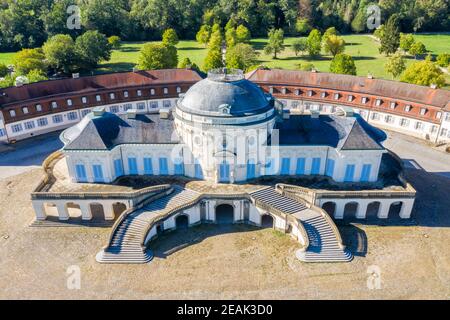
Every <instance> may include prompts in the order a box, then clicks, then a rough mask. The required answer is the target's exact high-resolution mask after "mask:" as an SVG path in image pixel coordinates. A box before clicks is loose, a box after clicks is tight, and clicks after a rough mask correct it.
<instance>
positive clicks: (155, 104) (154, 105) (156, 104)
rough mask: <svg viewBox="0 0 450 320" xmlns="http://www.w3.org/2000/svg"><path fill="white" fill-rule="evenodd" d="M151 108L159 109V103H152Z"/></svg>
mask: <svg viewBox="0 0 450 320" xmlns="http://www.w3.org/2000/svg"><path fill="white" fill-rule="evenodd" d="M150 108H152V109H158V101H152V102H150Z"/></svg>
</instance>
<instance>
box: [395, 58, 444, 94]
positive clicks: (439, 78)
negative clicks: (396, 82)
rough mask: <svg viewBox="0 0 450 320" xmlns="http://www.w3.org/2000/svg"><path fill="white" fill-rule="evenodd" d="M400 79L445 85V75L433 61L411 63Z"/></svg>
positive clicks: (414, 82) (428, 84)
mask: <svg viewBox="0 0 450 320" xmlns="http://www.w3.org/2000/svg"><path fill="white" fill-rule="evenodd" d="M400 81H403V82H408V83H413V84H418V85H422V86H430V85H431V84H435V85H436V86H437V87H438V88H441V87H442V86H444V85H445V77H444V74H443V72H442V71H441V69H439V67H438V66H437V65H436V64H434V63H433V62H431V61H427V60H424V61H417V62H414V63H413V64H411V65H410V66H409V67H408V68H407V69H406V71H405V72H404V73H403V75H402V76H401V78H400Z"/></svg>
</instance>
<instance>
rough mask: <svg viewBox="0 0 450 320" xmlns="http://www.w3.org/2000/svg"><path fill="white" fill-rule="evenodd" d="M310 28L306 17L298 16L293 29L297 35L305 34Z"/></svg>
mask: <svg viewBox="0 0 450 320" xmlns="http://www.w3.org/2000/svg"><path fill="white" fill-rule="evenodd" d="M311 30H312V27H311V25H310V24H309V21H308V19H306V18H298V19H297V21H296V22H295V31H296V32H297V33H298V34H299V35H302V36H304V35H307V34H308V33H309V32H310V31H311Z"/></svg>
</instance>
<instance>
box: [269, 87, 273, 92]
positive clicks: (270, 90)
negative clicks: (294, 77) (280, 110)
mask: <svg viewBox="0 0 450 320" xmlns="http://www.w3.org/2000/svg"><path fill="white" fill-rule="evenodd" d="M269 93H270V94H273V87H272V86H270V87H269Z"/></svg>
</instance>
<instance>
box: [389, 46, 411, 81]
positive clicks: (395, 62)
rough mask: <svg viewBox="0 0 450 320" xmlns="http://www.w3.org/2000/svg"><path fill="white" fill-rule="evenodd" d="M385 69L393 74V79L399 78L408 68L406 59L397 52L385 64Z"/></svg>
mask: <svg viewBox="0 0 450 320" xmlns="http://www.w3.org/2000/svg"><path fill="white" fill-rule="evenodd" d="M384 69H385V70H386V72H387V73H389V74H391V75H392V78H393V79H394V78H397V77H398V76H399V75H400V74H401V73H402V72H403V71H405V69H406V63H405V59H404V58H403V56H402V55H401V54H400V53H399V52H397V53H396V54H394V55H392V56H391V57H390V58H389V59H388V61H387V62H386V64H385V65H384Z"/></svg>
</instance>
